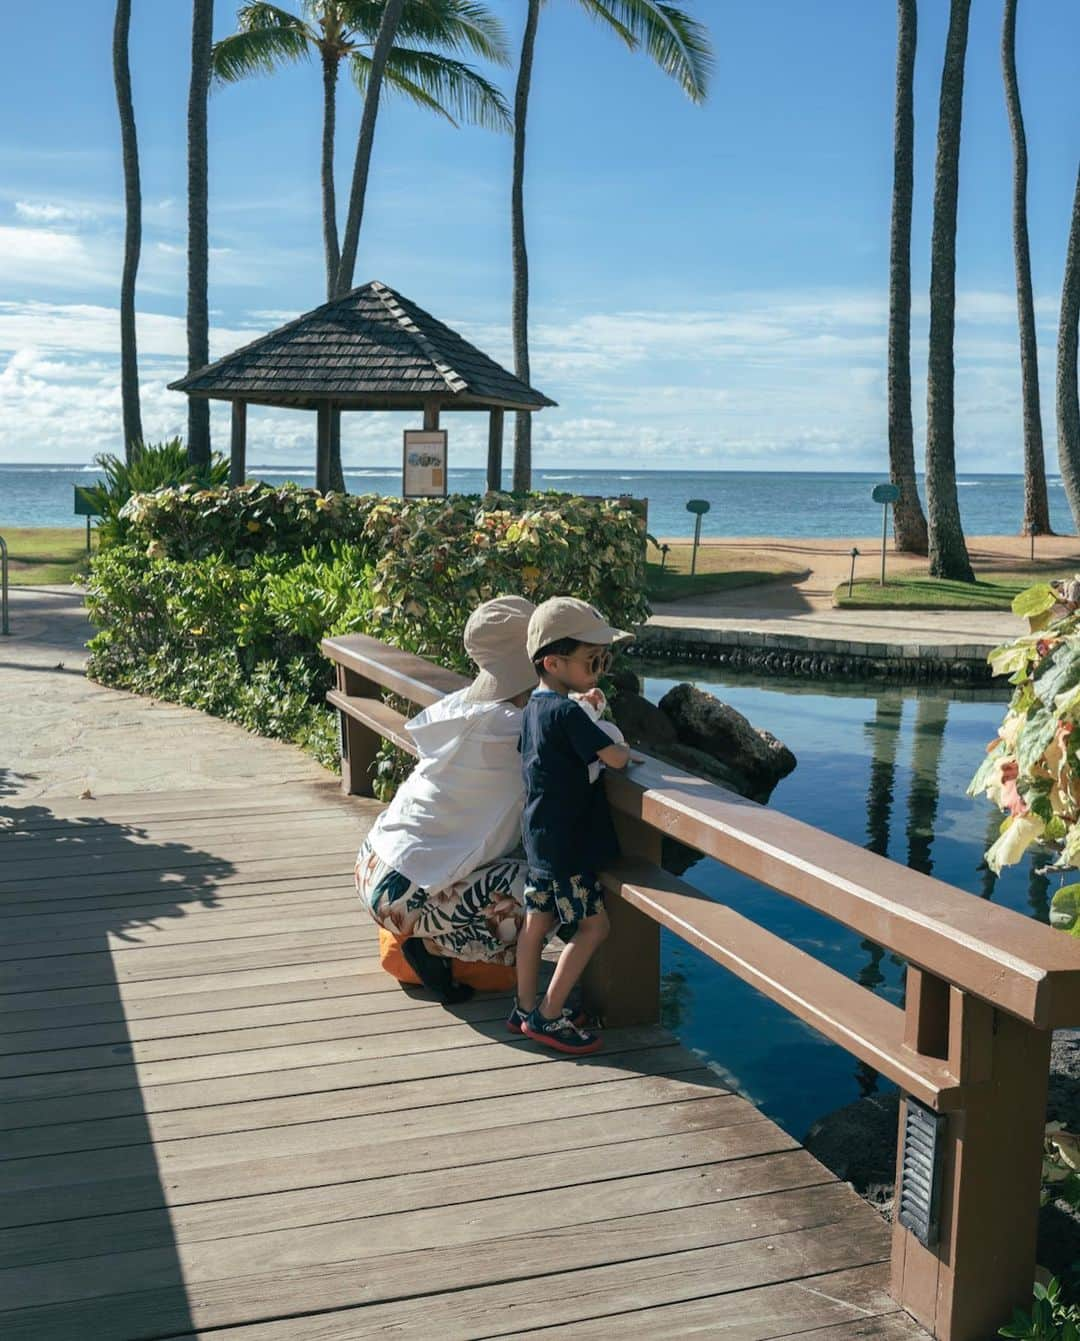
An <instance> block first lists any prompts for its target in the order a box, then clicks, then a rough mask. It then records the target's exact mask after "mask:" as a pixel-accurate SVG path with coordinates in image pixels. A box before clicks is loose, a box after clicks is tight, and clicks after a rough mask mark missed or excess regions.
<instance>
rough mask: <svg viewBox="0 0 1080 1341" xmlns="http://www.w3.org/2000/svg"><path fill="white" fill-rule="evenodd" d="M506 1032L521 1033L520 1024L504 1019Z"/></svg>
mask: <svg viewBox="0 0 1080 1341" xmlns="http://www.w3.org/2000/svg"><path fill="white" fill-rule="evenodd" d="M506 1032H507V1033H508V1034H520V1033H521V1025H520V1024H515V1023H514V1022H513V1020H507V1021H506Z"/></svg>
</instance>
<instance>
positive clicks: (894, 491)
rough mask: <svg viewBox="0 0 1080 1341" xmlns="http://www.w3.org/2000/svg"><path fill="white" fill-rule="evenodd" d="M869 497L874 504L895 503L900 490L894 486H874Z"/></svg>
mask: <svg viewBox="0 0 1080 1341" xmlns="http://www.w3.org/2000/svg"><path fill="white" fill-rule="evenodd" d="M870 497H871V498H872V499H873V500H874V502H875V503H895V502H896V500H897V499H898V498H899V497H900V490H899V488H898V487H897V486H896V485H895V484H875V485H874V492H873V493H872V494H871V495H870Z"/></svg>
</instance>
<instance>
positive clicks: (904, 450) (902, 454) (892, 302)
mask: <svg viewBox="0 0 1080 1341" xmlns="http://www.w3.org/2000/svg"><path fill="white" fill-rule="evenodd" d="M917 22H918V17H917V13H916V0H897V4H896V115H895V121H894V125H893V194H892V229H891V233H890V237H889V478H890V479H891V481H892V482H893V484H895V485H896V486H897V488H898V489H899V490H900V496H899V497H898V498H897V500H896V502H895V503H894V504H893V535H894V537H895V541H896V548H897V549H900V550H905V551H907V552H908V553H909V554H925V553H926V552H927V546H928V539H927V534H926V518H925V516H923V510H922V503H921V502H920V501H919V485H918V482H917V480H916V479H915V435H914V430H913V429H912V426H911V198H912V190H913V182H914V174H915V116H914V92H913V88H914V76H915V37H916V31H917Z"/></svg>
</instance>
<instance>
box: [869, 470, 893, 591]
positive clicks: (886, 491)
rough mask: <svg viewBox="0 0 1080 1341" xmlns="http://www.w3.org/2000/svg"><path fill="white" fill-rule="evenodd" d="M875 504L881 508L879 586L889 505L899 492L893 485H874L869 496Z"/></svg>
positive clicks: (883, 578)
mask: <svg viewBox="0 0 1080 1341" xmlns="http://www.w3.org/2000/svg"><path fill="white" fill-rule="evenodd" d="M870 497H871V498H872V499H873V500H874V502H875V503H880V504H881V505H882V506H881V585H882V586H884V585H885V546H886V544H887V543H888V538H889V504H890V503H895V502H896V500H897V499H898V498H899V497H900V490H899V488H898V487H897V486H896V485H895V484H875V485H874V492H873V493H872V494H871V495H870Z"/></svg>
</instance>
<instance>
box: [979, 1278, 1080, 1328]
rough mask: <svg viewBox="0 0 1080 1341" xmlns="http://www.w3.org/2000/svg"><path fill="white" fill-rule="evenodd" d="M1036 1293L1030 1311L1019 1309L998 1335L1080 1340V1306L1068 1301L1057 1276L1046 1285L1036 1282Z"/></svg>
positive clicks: (1034, 1292)
mask: <svg viewBox="0 0 1080 1341" xmlns="http://www.w3.org/2000/svg"><path fill="white" fill-rule="evenodd" d="M1033 1294H1034V1300H1033V1302H1032V1307H1031V1312H1030V1313H1025V1312H1024V1311H1023V1309H1019V1308H1018V1309H1017V1310H1016V1311H1015V1313H1014V1314H1013V1317H1012V1321H1011V1322H1010V1323H1008V1325H1007V1326H1005V1327H1000V1328H998V1336H1009V1337H1014V1338H1022V1339H1023V1341H1080V1307H1078V1306H1077V1305H1076V1304H1070V1303H1069V1302H1068V1301H1067V1300H1066V1298H1065V1295H1064V1293H1063V1292H1062V1288H1061V1282H1060V1281H1059V1280H1058V1279H1057V1277H1056V1276H1055V1277H1054V1278H1052V1279H1051V1280H1050V1281H1048V1282H1047V1284H1046V1285H1041V1284H1039V1283H1038V1282H1036V1284H1035V1288H1034V1290H1033Z"/></svg>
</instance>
